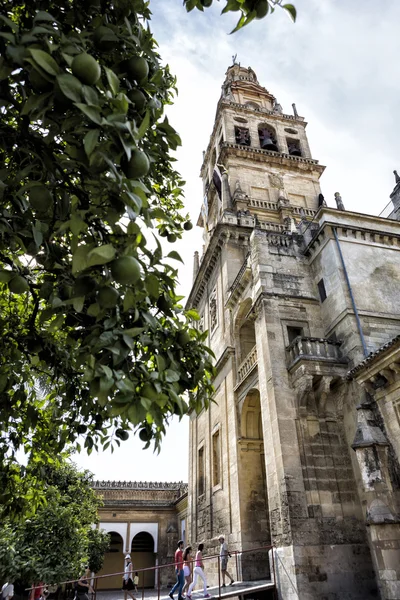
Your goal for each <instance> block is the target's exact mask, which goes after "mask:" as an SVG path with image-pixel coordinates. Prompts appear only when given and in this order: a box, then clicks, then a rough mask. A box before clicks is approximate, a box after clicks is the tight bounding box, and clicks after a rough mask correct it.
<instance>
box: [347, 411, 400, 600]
mask: <svg viewBox="0 0 400 600" xmlns="http://www.w3.org/2000/svg"><path fill="white" fill-rule="evenodd" d="M357 413H358V414H357V430H356V434H355V438H354V442H353V444H352V448H353V450H354V451H355V453H356V455H357V461H358V465H359V467H360V472H361V479H362V484H363V488H364V489H363V491H364V497H365V499H366V524H367V532H368V537H369V541H370V546H371V554H372V559H373V561H374V567H375V571H376V575H377V579H378V585H379V589H380V593H381V598H382V600H396V599H398V598H400V515H399V514H398V512H397V510H396V508H397V507H396V502H395V497H394V494H393V488H392V484H391V478H390V466H389V452H388V451H389V442H388V440H387V438H386V435H385V434H384V432H383V431H382V429H381V428H380V427H379V425H378V423H377V422H376V420H375V415H374V412H373V403H370V402H364V403H362V404H360V405H359V406H358V407H357Z"/></svg>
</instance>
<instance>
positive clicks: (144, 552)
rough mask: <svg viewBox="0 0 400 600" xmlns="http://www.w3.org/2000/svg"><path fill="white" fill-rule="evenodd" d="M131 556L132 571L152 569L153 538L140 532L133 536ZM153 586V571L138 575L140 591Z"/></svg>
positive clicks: (153, 564)
mask: <svg viewBox="0 0 400 600" xmlns="http://www.w3.org/2000/svg"><path fill="white" fill-rule="evenodd" d="M131 556H132V563H133V568H134V571H137V570H138V569H152V568H153V567H155V565H156V558H155V554H154V538H153V536H152V535H151V534H150V533H149V532H148V531H140V532H139V533H137V534H136V535H135V537H134V538H133V540H132V544H131ZM154 584H155V571H154V570H149V571H142V572H140V573H139V587H140V589H142V588H143V587H145V588H153V587H154Z"/></svg>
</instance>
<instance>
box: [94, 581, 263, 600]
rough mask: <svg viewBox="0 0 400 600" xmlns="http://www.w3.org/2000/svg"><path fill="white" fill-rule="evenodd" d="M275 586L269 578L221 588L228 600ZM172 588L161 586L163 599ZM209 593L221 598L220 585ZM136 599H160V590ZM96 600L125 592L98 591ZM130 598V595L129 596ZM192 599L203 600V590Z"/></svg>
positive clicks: (115, 598)
mask: <svg viewBox="0 0 400 600" xmlns="http://www.w3.org/2000/svg"><path fill="white" fill-rule="evenodd" d="M273 587H274V586H273V584H272V583H271V582H270V581H269V580H260V581H246V582H244V581H238V582H235V583H234V585H232V586H229V585H228V586H227V587H225V588H221V599H222V600H227V599H228V598H233V597H235V596H242V595H246V596H247V597H248V600H250V599H251V595H252V593H254V594H257V593H259V592H261V591H264V590H268V589H272V588H273ZM169 591H170V588H161V590H160V599H161V600H169V597H168V594H169ZM208 593H209V594H210V596H211V598H219V589H218V587H210V588H208ZM135 598H136V600H158V591H157V590H154V589H147V590H139V593H138V594H135ZM177 598H178V596H177V595H175V600H177ZM96 600H124V594H123V592H122V591H121V590H112V591H106V592H103V591H101V592H97V594H96ZM128 600H129V596H128ZM192 600H203V591H202V590H197V591H194V592H193V594H192Z"/></svg>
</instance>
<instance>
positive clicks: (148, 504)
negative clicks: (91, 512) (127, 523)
mask: <svg viewBox="0 0 400 600" xmlns="http://www.w3.org/2000/svg"><path fill="white" fill-rule="evenodd" d="M175 506H176V501H172V500H171V501H162V500H150V499H149V500H136V499H134V498H133V499H131V498H127V499H114V498H110V499H107V498H103V507H101V508H100V511H101V510H102V509H103V510H104V509H108V510H109V509H111V508H114V507H115V508H117V507H118V508H126V509H128V510H129V509H132V508H136V509H137V508H143V509H149V508H156V509H157V510H161V509H167V510H174V509H175Z"/></svg>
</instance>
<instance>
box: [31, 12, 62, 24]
mask: <svg viewBox="0 0 400 600" xmlns="http://www.w3.org/2000/svg"><path fill="white" fill-rule="evenodd" d="M40 21H51V22H52V23H57V19H55V18H54V17H53V15H51V14H50V13H48V12H45V11H44V10H39V12H37V13H36V15H35V18H34V19H33V22H34V23H37V22H40Z"/></svg>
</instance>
